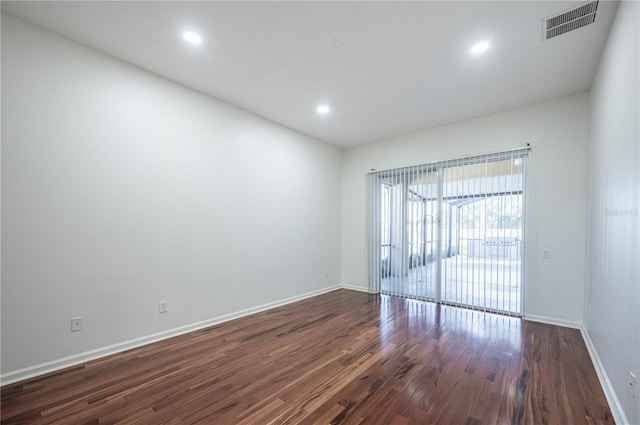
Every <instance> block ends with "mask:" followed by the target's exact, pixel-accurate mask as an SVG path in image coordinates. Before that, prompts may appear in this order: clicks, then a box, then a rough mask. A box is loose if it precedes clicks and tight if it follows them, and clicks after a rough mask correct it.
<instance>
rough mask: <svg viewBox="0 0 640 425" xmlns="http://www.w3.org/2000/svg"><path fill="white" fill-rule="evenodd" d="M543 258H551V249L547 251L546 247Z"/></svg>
mask: <svg viewBox="0 0 640 425" xmlns="http://www.w3.org/2000/svg"><path fill="white" fill-rule="evenodd" d="M543 254H544V259H545V260H548V259H550V258H551V251H549V250H548V249H547V250H545V251H544V253H543Z"/></svg>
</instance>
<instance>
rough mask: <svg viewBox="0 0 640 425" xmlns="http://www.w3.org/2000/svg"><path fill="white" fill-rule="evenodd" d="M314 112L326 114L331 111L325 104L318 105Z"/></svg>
mask: <svg viewBox="0 0 640 425" xmlns="http://www.w3.org/2000/svg"><path fill="white" fill-rule="evenodd" d="M316 112H317V113H319V114H320V115H327V114H328V113H329V112H331V108H329V107H328V106H327V105H320V106H318V107H317V108H316Z"/></svg>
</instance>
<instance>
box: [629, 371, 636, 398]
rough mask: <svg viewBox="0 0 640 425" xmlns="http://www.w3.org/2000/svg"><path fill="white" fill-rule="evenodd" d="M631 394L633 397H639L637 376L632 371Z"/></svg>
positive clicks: (630, 376) (630, 377)
mask: <svg viewBox="0 0 640 425" xmlns="http://www.w3.org/2000/svg"><path fill="white" fill-rule="evenodd" d="M628 390H629V394H631V397H633V398H636V395H637V391H638V385H637V382H636V374H635V373H633V372H632V371H629V388H628Z"/></svg>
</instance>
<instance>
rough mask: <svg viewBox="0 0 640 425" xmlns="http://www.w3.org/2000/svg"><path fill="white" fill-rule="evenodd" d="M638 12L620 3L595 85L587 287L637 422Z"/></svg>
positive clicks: (618, 383)
mask: <svg viewBox="0 0 640 425" xmlns="http://www.w3.org/2000/svg"><path fill="white" fill-rule="evenodd" d="M639 16H640V7H639V3H638V2H636V1H633V2H626V1H625V2H621V3H620V5H619V7H618V11H617V15H616V18H615V21H614V23H613V27H612V28H611V33H610V35H609V40H608V42H607V45H606V47H605V50H604V54H603V56H602V60H601V62H600V65H599V68H598V72H597V74H596V78H595V80H594V84H593V87H592V90H591V97H592V110H591V136H590V146H589V148H590V149H589V206H588V211H589V224H588V229H587V236H588V245H589V249H588V254H587V258H588V262H587V286H586V291H585V293H586V296H585V306H586V307H585V311H586V314H585V325H586V328H587V331H588V333H589V336H590V338H591V340H592V341H593V345H594V346H595V348H596V351H597V353H598V357H599V358H600V360H601V362H602V365H603V366H604V369H605V370H606V374H607V376H608V378H609V380H610V382H611V384H612V387H613V390H614V391H615V394H616V396H617V399H618V401H619V403H620V405H621V407H622V409H623V410H624V414H625V415H626V418H627V420H628V421H629V423H631V424H640V395H638V396H637V397H636V398H635V399H634V398H633V397H632V396H631V395H630V394H629V392H628V386H629V385H628V382H627V379H628V377H629V371H634V372H635V373H636V375H638V376H639V377H640V374H639V372H640V307H639V305H640V271H639V270H640V261H639V260H640V248H639V246H640V242H639V241H640V226H639V224H638V223H639V221H640V217H639V210H640V202H639V199H640V195H639V193H640V173H639V171H638V170H639V168H640V147H639V145H640V130H639V126H640V118H639V117H640V106H639V104H640V96H639V92H640V85H639V81H640V72H639V70H638V68H639V65H638V63H639V62H640V57H639V53H638V50H639V49H640V47H639V40H640V33H639V30H638V27H639V25H638V21H639ZM589 306H591V308H590V309H589ZM638 385H640V381H638ZM636 391H637V390H636Z"/></svg>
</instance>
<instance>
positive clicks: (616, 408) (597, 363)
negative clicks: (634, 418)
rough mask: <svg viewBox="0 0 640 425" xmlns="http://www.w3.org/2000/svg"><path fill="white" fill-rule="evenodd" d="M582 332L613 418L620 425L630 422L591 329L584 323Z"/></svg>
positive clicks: (581, 327) (581, 328)
mask: <svg viewBox="0 0 640 425" xmlns="http://www.w3.org/2000/svg"><path fill="white" fill-rule="evenodd" d="M580 333H581V334H582V339H583V340H584V344H585V345H586V346H587V351H588V352H589V356H590V357H591V363H593V367H594V368H595V369H596V374H597V375H598V379H599V380H600V386H601V387H602V389H603V390H604V395H605V397H606V398H607V402H608V403H609V409H611V414H612V415H613V420H614V421H615V423H616V424H619V425H625V424H628V423H629V421H628V420H627V417H626V415H625V414H624V410H622V405H621V404H620V400H618V396H617V395H616V392H615V390H614V389H613V385H611V381H610V380H609V376H608V375H607V371H606V370H605V369H604V365H603V364H602V361H601V360H600V356H598V351H596V347H595V345H593V341H592V340H591V336H590V335H589V331H587V328H586V327H585V326H584V325H581V326H580Z"/></svg>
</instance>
